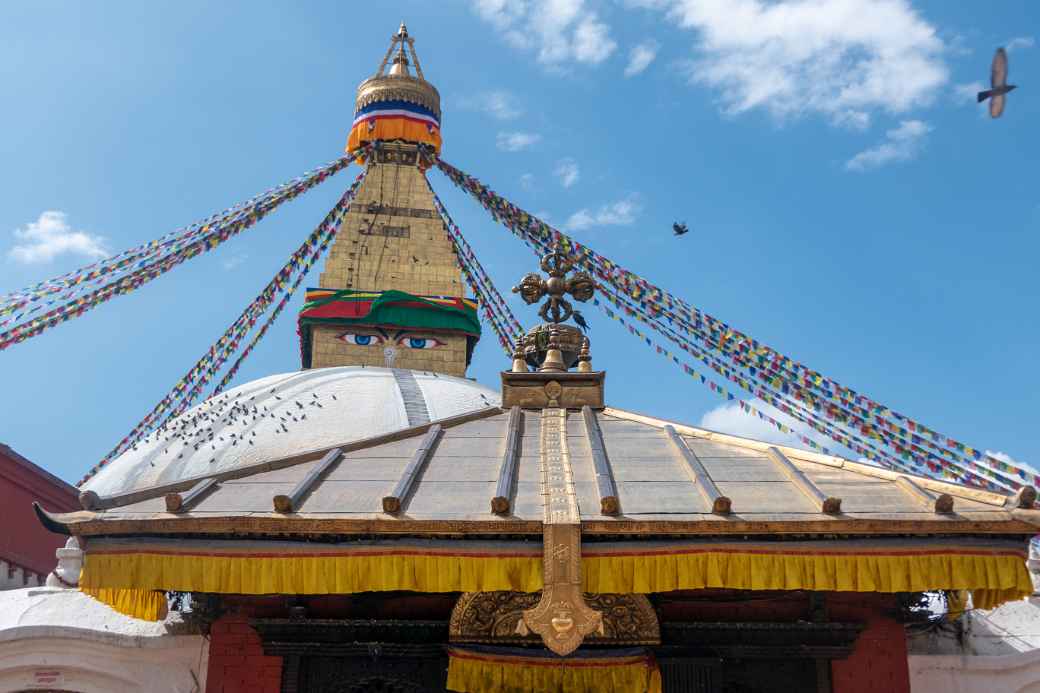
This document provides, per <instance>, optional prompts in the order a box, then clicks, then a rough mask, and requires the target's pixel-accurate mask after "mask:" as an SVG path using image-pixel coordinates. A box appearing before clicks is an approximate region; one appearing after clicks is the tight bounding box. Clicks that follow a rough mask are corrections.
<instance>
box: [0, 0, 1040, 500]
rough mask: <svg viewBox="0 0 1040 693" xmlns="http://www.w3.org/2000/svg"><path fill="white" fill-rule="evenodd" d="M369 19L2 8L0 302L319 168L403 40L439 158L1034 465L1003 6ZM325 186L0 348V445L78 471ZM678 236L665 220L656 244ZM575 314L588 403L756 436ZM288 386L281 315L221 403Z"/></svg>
mask: <svg viewBox="0 0 1040 693" xmlns="http://www.w3.org/2000/svg"><path fill="white" fill-rule="evenodd" d="M383 7H384V4H383V3H369V4H368V5H354V4H351V5H350V6H349V9H348V5H347V4H344V3H338V2H325V3H319V2H312V3H301V4H297V5H292V4H285V3H282V4H270V3H238V2H224V3H218V4H214V3H203V2H180V3H154V4H152V3H144V4H142V3H130V2H125V3H121V2H115V1H114V0H113V1H111V2H106V3H47V2H36V3H16V4H12V3H8V4H6V5H4V7H3V8H2V9H0V87H2V90H3V94H4V95H5V98H4V107H3V108H2V109H0V292H6V291H11V290H16V289H19V288H21V287H23V286H25V285H28V284H30V283H33V282H36V281H38V280H41V279H44V278H46V277H50V276H54V275H57V274H59V273H63V272H66V271H69V270H71V269H74V268H75V267H78V266H80V265H83V264H85V263H86V261H88V260H89V259H90V255H91V254H92V253H100V252H104V251H111V252H115V251H119V250H122V249H124V248H126V247H129V246H132V245H136V244H138V243H140V242H143V241H146V240H149V239H151V238H155V237H158V236H160V235H162V234H164V233H167V232H169V231H172V230H174V229H176V228H178V227H181V226H184V225H186V224H188V223H190V222H192V221H194V220H196V219H199V218H202V217H205V216H208V215H209V214H210V213H212V212H214V211H217V210H219V209H223V208H224V207H226V206H227V205H229V204H231V203H232V202H236V201H239V200H244V199H246V198H248V197H250V196H252V195H253V194H255V193H258V192H260V191H262V190H265V189H267V188H269V187H271V186H273V185H276V184H278V183H280V182H282V181H285V180H288V179H289V178H291V177H293V176H295V175H297V174H299V173H301V172H303V171H305V170H307V169H309V168H312V167H314V166H316V165H318V164H321V163H324V162H326V161H329V160H331V159H333V158H335V157H336V156H338V155H339V153H340V151H341V150H342V147H343V144H344V142H345V140H346V136H347V132H348V129H349V125H350V121H351V120H352V109H353V96H354V90H355V88H356V86H357V84H358V83H359V82H360V81H361V80H362V79H364V78H365V77H367V76H369V75H370V74H371V73H372V72H373V71H374V69H375V68H376V66H377V65H378V62H379V60H380V58H381V57H382V55H383V52H384V51H385V50H386V45H387V41H388V38H389V36H390V35H391V34H392V33H393V32H394V31H395V30H396V28H397V24H398V23H399V22H400V20H401V19H402V18H403V19H405V20H406V21H407V22H408V25H409V28H410V30H411V33H412V34H413V36H415V38H416V47H417V49H418V52H419V56H420V58H421V59H422V62H423V67H424V70H425V72H426V75H427V77H428V78H429V79H430V80H431V81H433V82H434V83H435V84H436V86H437V87H438V88H439V89H440V92H441V94H442V98H443V111H444V123H443V132H444V140H445V145H444V151H443V155H444V157H445V159H446V160H448V161H449V162H451V163H452V164H454V165H456V166H459V167H460V168H462V169H463V170H465V171H467V172H468V173H471V174H473V175H476V176H478V177H480V178H481V179H483V180H484V181H485V182H487V183H489V184H491V185H492V186H493V187H495V189H496V190H498V191H499V192H501V193H503V194H504V195H506V196H507V197H509V198H510V199H512V200H513V201H514V202H516V203H517V204H520V205H521V206H523V207H525V208H527V209H529V210H531V211H534V212H538V213H545V214H547V215H548V217H549V219H550V220H551V221H552V222H553V223H555V224H557V225H560V226H561V227H563V228H566V229H568V230H569V231H570V232H571V233H573V234H574V235H575V236H576V237H577V238H578V239H579V240H581V241H582V242H585V243H587V244H589V245H591V246H592V247H594V248H595V249H597V250H598V251H599V252H601V253H603V254H605V255H607V256H608V257H611V258H614V259H616V260H619V261H621V262H623V263H624V264H625V265H626V266H628V267H629V268H631V269H633V270H635V271H637V272H639V273H641V274H642V275H644V276H646V277H648V278H649V279H651V280H652V281H654V282H656V283H657V284H659V285H661V286H663V287H665V288H667V289H669V290H670V291H672V292H674V293H676V294H678V295H680V296H683V297H684V298H686V299H687V300H688V301H690V302H691V303H693V304H694V305H697V306H699V307H701V308H703V309H705V310H707V311H708V312H710V313H712V314H713V315H715V316H716V317H719V318H721V319H723V320H726V321H728V322H730V323H731V324H733V325H734V326H736V327H738V328H740V329H743V330H744V331H746V332H748V333H750V334H752V335H754V336H755V337H757V338H758V339H760V340H762V341H765V342H766V343H768V344H770V345H772V346H773V347H775V348H777V349H779V350H780V351H783V352H785V353H787V354H789V355H791V356H792V357H794V358H796V359H798V360H800V361H802V362H804V363H806V364H809V365H811V366H812V367H814V368H816V369H817V370H820V371H822V372H824V373H826V374H828V375H830V376H831V377H833V378H835V379H837V380H838V381H839V382H842V383H844V384H845V385H847V386H850V387H853V388H855V389H857V390H859V391H861V392H865V393H867V394H870V395H871V396H873V397H874V398H875V399H878V400H880V401H882V402H885V403H887V404H889V405H890V406H892V407H894V408H896V409H897V410H900V411H902V412H904V413H907V414H910V415H912V416H915V417H916V418H918V419H919V420H921V421H922V422H924V423H926V424H929V425H931V426H933V427H935V428H938V429H939V430H941V431H943V432H946V433H949V434H951V435H954V436H956V437H958V438H960V439H961V440H963V441H965V442H967V443H969V444H972V445H976V446H978V447H980V448H984V449H988V450H993V451H1001V452H1004V453H1007V454H1009V455H1011V456H1012V457H1013V458H1015V459H1017V460H1020V461H1025V462H1030V461H1033V462H1035V461H1036V460H1038V459H1040V427H1038V426H1037V425H1036V412H1037V410H1038V408H1040V406H1038V405H1040V387H1038V385H1040V376H1038V372H1037V369H1036V367H1035V365H1034V361H1035V360H1036V358H1037V356H1036V355H1037V353H1038V351H1040V349H1038V347H1040V326H1038V322H1037V320H1036V318H1035V317H1034V316H1035V315H1036V306H1037V305H1038V304H1040V290H1038V289H1037V280H1036V271H1035V267H1036V258H1037V257H1038V255H1040V252H1038V251H1040V240H1038V235H1037V228H1038V221H1040V197H1038V195H1037V192H1036V185H1035V180H1036V176H1035V162H1037V161H1040V152H1038V151H1037V140H1036V137H1035V134H1034V132H1035V123H1036V122H1038V115H1040V113H1038V105H1040V101H1038V98H1037V95H1036V94H1037V89H1038V88H1040V82H1037V81H1036V80H1034V79H1032V77H1033V75H1040V70H1038V67H1040V47H1034V46H1033V44H1034V37H1033V36H1032V35H1031V34H1029V33H1028V32H1029V31H1031V27H1035V26H1037V20H1038V18H1040V9H1038V8H1037V7H1036V6H1035V3H1032V2H1029V1H1028V0H1022V1H1020V2H1012V1H1007V2H1001V3H999V5H996V6H990V7H987V8H983V7H982V6H981V5H979V4H976V3H948V2H939V1H930V2H912V3H911V2H904V1H900V0H888V1H881V0H877V1H872V0H816V1H815V2H812V3H808V2H804V1H795V0H786V1H778V2H765V1H764V0H727V1H726V2H722V1H721V0H718V1H715V0H627V1H614V2H611V1H608V0H598V1H597V0H555V1H554V2H548V1H546V0H532V1H530V2H512V1H508V0H505V1H503V0H497V1H496V0H480V1H478V2H462V1H459V2H446V3H429V2H407V1H402V2H398V3H394V9H393V10H386V9H382V8H383ZM998 45H1010V48H1011V50H1010V62H1011V77H1012V81H1013V82H1014V81H1018V82H1019V83H1021V84H1022V85H1023V88H1022V89H1020V90H1019V91H1017V92H1015V93H1013V94H1012V95H1011V97H1010V99H1009V103H1008V109H1007V112H1006V113H1005V115H1004V117H1003V118H1002V119H1001V120H999V121H991V120H990V119H989V118H988V117H985V116H984V115H983V113H982V112H981V111H980V109H979V108H978V107H977V106H976V105H975V104H974V98H973V92H974V90H975V89H976V86H975V85H974V83H981V82H983V81H986V80H988V74H989V61H990V57H991V55H992V51H993V49H994V48H995V47H996V46H998ZM1033 82H1036V85H1034V84H1033ZM355 170H356V169H355ZM430 176H431V180H432V182H433V185H434V187H435V188H436V189H437V190H438V191H439V192H440V194H441V196H442V198H443V199H444V201H445V203H446V204H447V205H448V207H449V209H450V211H451V212H452V214H453V216H454V218H455V220H456V221H457V222H458V223H459V225H460V226H461V227H462V229H463V231H464V233H465V234H466V235H467V237H468V239H469V240H470V242H471V244H472V245H473V246H474V247H475V248H476V249H477V251H478V253H479V255H480V257H481V260H482V261H483V263H484V265H485V267H486V268H487V269H488V271H489V272H490V273H491V274H492V276H493V277H494V278H495V280H496V282H497V283H498V285H499V287H500V288H502V289H503V290H505V289H507V288H508V287H509V286H511V285H512V284H513V283H514V282H515V280H517V279H518V278H519V277H520V276H521V275H522V274H523V273H525V272H528V271H531V270H532V269H534V260H533V258H532V256H530V255H529V254H528V253H527V252H526V251H525V250H524V246H523V245H522V244H520V243H519V241H517V240H515V239H514V238H513V237H512V236H511V235H510V234H508V232H506V231H505V230H503V229H501V228H500V227H496V226H495V225H494V224H493V223H492V222H491V220H490V218H489V217H488V216H487V215H486V214H485V213H484V212H483V211H482V210H481V209H480V208H479V207H478V206H477V205H476V203H475V202H473V201H472V200H471V199H469V198H468V197H465V196H464V195H462V194H461V193H459V192H458V191H456V190H455V189H454V188H453V187H452V186H451V185H450V183H449V182H448V181H447V179H446V178H444V177H443V176H441V175H440V174H439V173H436V172H432V173H431V174H430ZM352 177H353V174H352V173H350V172H346V173H343V174H340V176H338V177H337V178H334V179H333V180H332V182H329V183H326V184H325V185H323V186H321V187H319V188H318V189H316V190H314V191H312V192H310V193H308V194H307V195H306V196H304V197H303V198H300V199H298V200H296V201H294V202H292V203H290V204H288V205H286V206H285V207H283V208H281V209H280V210H279V211H277V212H276V213H275V214H273V215H272V216H270V217H268V218H267V219H266V220H264V222H263V223H262V224H260V225H258V226H257V227H255V228H254V229H252V230H250V231H249V232H248V233H246V234H243V235H242V236H240V237H238V238H236V239H234V240H232V241H230V242H228V243H227V244H225V245H224V246H222V247H221V248H219V249H218V250H216V251H214V252H212V253H210V254H208V255H206V256H203V257H200V258H197V259H195V260H193V261H192V262H190V263H186V264H185V265H183V266H181V267H179V268H178V269H176V270H174V271H173V272H171V273H170V274H168V275H166V276H164V277H163V278H161V279H160V280H158V281H156V282H154V283H152V284H150V285H148V286H147V287H145V288H143V289H141V290H139V291H137V292H136V293H134V294H132V295H129V296H126V297H121V298H117V299H115V300H113V301H111V302H109V303H108V304H106V305H104V306H102V307H101V308H99V309H97V310H95V311H93V312H92V313H90V314H89V315H88V316H86V317H84V318H82V319H79V320H75V321H71V322H69V323H66V324H64V325H62V326H60V327H58V328H56V329H54V330H52V331H51V332H49V333H47V334H45V335H43V336H41V337H38V338H36V339H33V340H31V341H29V342H28V343H24V344H20V345H17V346H15V347H12V348H10V349H8V350H6V351H5V352H3V353H2V354H0V382H2V384H3V395H2V396H0V441H3V442H5V443H7V444H9V445H11V446H12V447H14V448H15V449H16V450H18V451H19V452H21V453H22V454H24V455H26V456H27V457H29V458H30V459H32V460H34V461H36V462H37V463H39V464H41V465H43V466H44V467H46V468H47V469H49V470H50V471H52V472H54V473H56V474H58V475H59V476H62V477H63V478H65V479H68V480H70V481H75V480H76V479H78V478H79V476H80V475H81V474H82V473H83V472H84V471H85V470H86V469H88V468H89V467H90V466H91V465H92V464H93V463H94V462H95V461H96V460H97V459H99V458H100V456H102V455H103V454H104V453H105V452H107V451H108V449H109V448H110V447H111V446H112V445H113V444H114V443H115V442H116V441H117V440H118V439H119V438H121V437H122V436H123V435H124V434H125V433H126V432H127V431H128V430H129V429H130V428H131V427H132V426H133V424H135V423H136V422H137V421H138V420H139V419H140V417H141V416H142V415H143V414H144V413H145V412H146V411H147V410H148V409H150V408H151V406H153V405H154V404H155V402H156V401H158V400H159V399H160V398H161V397H162V396H163V395H164V394H165V393H166V391H167V390H168V389H169V388H170V387H171V386H172V385H173V383H174V382H175V381H176V379H177V378H178V377H180V376H181V375H182V374H183V373H184V371H186V370H187V369H188V367H189V366H190V365H191V364H192V363H194V362H195V360H196V359H197V358H198V356H199V355H200V354H201V353H202V352H203V351H204V350H205V349H207V348H208V346H209V345H210V344H211V343H212V341H213V340H214V339H215V338H216V337H217V336H218V335H219V334H220V333H221V332H222V331H223V330H224V328H225V327H226V326H227V325H228V324H229V323H230V322H231V321H232V320H233V319H234V317H235V316H236V315H237V314H238V313H239V312H240V310H241V308H242V307H243V306H244V305H245V304H246V303H247V302H248V301H250V300H251V299H252V298H253V297H254V296H255V295H256V293H257V292H258V291H259V290H260V289H261V287H262V286H263V285H264V284H265V283H266V282H267V281H268V279H269V278H270V276H271V275H272V274H273V273H274V272H275V271H276V269H277V268H278V267H279V266H280V265H281V264H282V263H283V262H284V261H285V258H286V257H287V256H288V254H289V253H290V252H291V250H292V249H293V248H294V247H295V246H296V245H297V244H298V243H299V242H300V240H301V239H302V238H303V236H304V235H305V234H307V233H309V232H310V230H311V229H312V228H313V227H314V225H315V224H316V223H317V222H318V221H319V220H320V219H321V217H322V216H323V215H324V213H325V212H326V211H327V209H328V208H329V207H330V206H331V205H332V204H333V202H334V201H335V199H336V198H337V197H338V196H339V194H340V193H341V192H342V189H343V187H344V186H346V185H347V184H348V183H349V180H350V179H351V178H352ZM48 212H58V213H60V214H45V213H48ZM677 219H678V220H685V221H686V222H687V223H688V224H689V225H690V228H691V229H692V232H691V233H690V234H688V235H687V236H685V237H683V238H681V239H675V238H673V237H672V235H671V232H670V225H671V223H672V221H674V220H677ZM316 281H317V277H316V275H315V277H314V281H312V282H309V283H311V284H314V283H316ZM300 300H301V298H300V297H298V298H297V299H295V303H296V304H297V306H296V307H297V308H298V304H299V303H300ZM514 310H515V312H516V313H517V315H518V317H519V318H520V321H521V322H522V323H524V324H532V323H533V322H535V320H536V317H535V314H534V311H533V310H531V309H529V308H526V307H524V306H522V305H518V304H515V307H514ZM293 312H295V310H294V311H293ZM585 314H586V316H587V317H588V318H589V320H590V322H592V336H593V356H594V363H595V365H596V366H597V367H602V368H606V369H607V370H608V372H609V377H608V384H607V391H608V399H609V400H610V402H611V403H612V404H613V405H615V406H620V407H625V408H629V409H634V410H636V411H643V412H647V413H652V414H655V415H659V416H663V417H667V418H673V419H679V420H684V421H689V422H691V423H694V424H696V423H699V422H701V421H704V422H705V423H706V424H711V425H713V426H715V427H723V428H727V429H729V430H732V431H734V432H739V433H746V434H751V435H755V434H759V433H761V432H762V429H761V428H759V427H758V422H757V421H754V420H750V419H747V418H746V417H743V416H742V415H741V414H739V412H736V411H734V410H733V409H732V408H729V409H726V408H725V407H723V408H721V409H720V408H719V407H720V405H722V404H723V403H722V402H721V401H720V400H719V399H718V397H717V396H716V395H714V394H712V393H711V392H709V391H708V390H707V389H706V388H704V387H703V386H701V385H700V384H699V383H697V382H695V381H693V380H692V379H690V378H688V377H687V376H684V375H683V374H682V372H681V371H679V370H678V369H676V368H675V367H674V366H672V365H670V364H669V363H668V362H667V361H665V360H664V359H661V358H660V357H658V356H656V355H654V353H653V352H652V351H651V350H649V349H648V348H647V347H646V346H645V345H643V344H641V343H640V342H638V341H637V340H635V339H633V338H632V337H630V336H629V335H628V334H627V333H625V332H624V331H623V330H621V329H619V328H618V327H617V326H616V325H615V324H613V323H610V322H608V321H607V320H606V319H605V318H604V317H603V316H602V314H600V313H598V312H597V311H595V309H591V308H590V309H587V310H586V311H585ZM505 366H506V361H505V360H504V358H503V356H502V354H501V352H500V351H499V350H498V348H497V345H496V344H495V343H494V340H493V339H486V340H485V341H484V342H483V343H482V344H481V346H480V347H478V350H477V354H476V357H475V360H474V364H473V367H472V368H471V374H472V375H474V376H475V377H476V378H477V379H478V380H480V381H481V382H484V383H486V384H489V385H494V384H495V383H496V382H497V380H498V376H497V371H499V370H500V369H502V368H503V367H505ZM298 367H299V363H298V348H297V344H296V336H295V325H294V320H293V318H292V315H291V314H290V313H289V312H287V313H286V314H285V315H283V318H282V320H281V321H280V324H279V325H277V326H276V328H275V329H274V330H272V332H271V333H270V334H269V335H268V336H267V338H266V339H265V341H264V342H263V343H262V345H261V346H260V347H259V348H258V349H257V351H256V352H255V353H254V355H253V356H252V358H251V360H250V362H248V363H247V365H246V366H245V367H244V368H243V369H242V371H241V372H240V374H239V379H238V382H245V381H246V380H249V379H253V378H256V377H259V376H262V375H265V374H270V373H276V372H285V371H290V370H295V369H297V368H298ZM361 405H362V403H359V406H361Z"/></svg>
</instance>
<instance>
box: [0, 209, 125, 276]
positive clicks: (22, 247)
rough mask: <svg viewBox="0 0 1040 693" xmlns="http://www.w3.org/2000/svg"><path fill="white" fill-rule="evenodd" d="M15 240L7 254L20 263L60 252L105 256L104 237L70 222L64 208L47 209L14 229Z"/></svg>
mask: <svg viewBox="0 0 1040 693" xmlns="http://www.w3.org/2000/svg"><path fill="white" fill-rule="evenodd" d="M14 237H15V239H17V243H16V244H15V246H14V247H13V248H11V249H10V250H9V251H8V252H7V256H8V257H9V258H11V259H12V260H14V261H15V262H20V263H22V264H26V265H29V264H35V263H41V262H50V261H51V260H53V259H54V258H55V257H57V256H59V255H79V256H81V257H86V258H90V259H92V260H98V259H100V258H103V257H107V256H108V254H109V253H108V251H107V250H105V247H104V238H102V237H101V236H94V235H91V234H89V233H87V232H86V231H78V230H76V229H73V228H72V227H71V226H69V223H68V221H67V216H66V214H65V212H58V211H53V210H52V211H47V212H44V213H43V214H41V215H40V218H39V219H37V220H36V221H32V222H29V223H28V224H26V225H25V226H24V227H23V228H20V229H15V231H14Z"/></svg>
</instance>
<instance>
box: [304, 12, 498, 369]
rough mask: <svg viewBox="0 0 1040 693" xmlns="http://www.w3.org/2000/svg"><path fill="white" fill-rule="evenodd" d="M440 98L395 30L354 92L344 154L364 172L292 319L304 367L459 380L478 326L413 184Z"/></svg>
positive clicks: (446, 246) (419, 178) (438, 228)
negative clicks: (381, 369)
mask: <svg viewBox="0 0 1040 693" xmlns="http://www.w3.org/2000/svg"><path fill="white" fill-rule="evenodd" d="M440 121H441V110H440V94H439V93H438V92H437V89H436V88H435V87H434V86H433V85H432V84H430V83H429V82H427V81H426V79H425V77H424V76H423V72H422V67H421V66H420V63H419V58H418V55H417V54H416V52H415V42H414V39H413V38H412V37H411V36H409V34H408V29H407V28H406V27H405V25H404V24H403V23H402V24H401V27H400V29H399V30H398V32H397V34H395V35H394V36H393V37H392V38H391V42H390V48H389V49H388V50H387V52H386V55H385V56H384V58H383V61H382V62H381V63H380V65H379V69H378V70H377V71H376V74H375V75H373V76H372V77H370V78H368V79H366V80H365V81H364V82H362V83H361V86H360V87H358V92H357V99H356V103H355V116H354V122H353V126H352V128H351V131H350V137H349V140H348V142H347V151H348V152H356V151H358V150H359V149H361V148H362V147H366V146H369V145H373V144H374V145H375V148H374V149H370V150H369V151H368V152H367V153H366V155H365V165H366V166H368V173H367V175H366V177H365V180H364V182H363V183H362V185H361V187H360V189H359V190H358V194H357V197H356V199H355V201H354V204H353V206H352V208H351V210H350V212H349V213H348V214H347V216H346V217H345V219H344V221H343V224H342V226H341V227H340V229H339V232H338V234H337V237H336V241H335V242H334V244H333V246H332V248H331V249H330V251H329V255H328V258H327V260H326V263H325V268H324V271H323V272H322V274H321V279H320V282H319V283H320V288H318V289H310V290H308V292H307V303H306V305H305V307H304V309H303V311H302V312H301V314H300V337H301V346H302V357H303V366H304V368H323V367H327V366H354V365H364V366H386V367H394V368H405V369H414V370H423V371H433V372H437V373H444V374H447V375H457V376H462V375H465V372H466V366H467V365H468V364H469V360H470V357H471V355H472V352H473V347H474V346H475V344H476V342H477V340H478V339H479V337H480V322H479V320H478V318H477V313H476V302H475V301H474V300H472V299H466V298H464V297H463V283H462V274H461V270H460V269H459V264H458V260H457V258H456V256H455V252H454V249H453V246H452V243H451V240H450V239H449V237H448V233H447V230H446V229H445V228H444V223H443V221H442V220H441V217H440V215H439V214H438V212H437V209H436V207H435V205H434V200H433V194H432V193H431V192H430V189H429V186H428V185H427V183H426V179H425V177H424V175H423V171H422V168H421V167H422V165H423V162H422V161H421V159H420V157H419V150H420V145H422V146H426V147H430V148H432V149H433V150H434V151H436V152H439V151H440V147H441V132H440Z"/></svg>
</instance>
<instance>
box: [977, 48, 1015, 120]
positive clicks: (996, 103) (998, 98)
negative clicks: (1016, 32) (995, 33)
mask: <svg viewBox="0 0 1040 693" xmlns="http://www.w3.org/2000/svg"><path fill="white" fill-rule="evenodd" d="M1007 75H1008V59H1007V51H1005V50H1004V49H1003V48H998V49H997V52H996V53H994V54H993V65H992V66H991V67H990V72H989V86H990V88H989V89H987V90H986V91H980V92H979V96H978V99H979V103H982V102H983V101H985V100H986V99H989V116H990V118H999V117H1000V116H1001V114H1002V113H1003V112H1004V95H1005V94H1007V93H1008V92H1010V91H1011V90H1012V89H1017V87H1016V86H1015V85H1014V84H1008V83H1007Z"/></svg>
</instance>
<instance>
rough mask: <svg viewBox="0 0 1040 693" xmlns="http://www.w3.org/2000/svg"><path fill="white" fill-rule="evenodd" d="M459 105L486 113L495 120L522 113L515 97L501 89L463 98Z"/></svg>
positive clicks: (517, 115) (517, 116)
mask: <svg viewBox="0 0 1040 693" xmlns="http://www.w3.org/2000/svg"><path fill="white" fill-rule="evenodd" d="M459 105H460V106H462V108H465V109H469V110H473V111H481V112H483V113H487V114H488V115H489V116H491V117H492V118H495V119H497V120H513V119H515V118H519V117H520V116H522V115H523V114H524V112H523V109H521V108H520V106H519V105H518V104H517V102H516V97H514V96H513V95H512V94H510V93H509V92H508V91H504V90H501V89H499V90H495V91H487V92H484V93H482V94H477V95H475V96H471V97H469V98H466V99H463V100H462V102H461V103H460V104H459Z"/></svg>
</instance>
